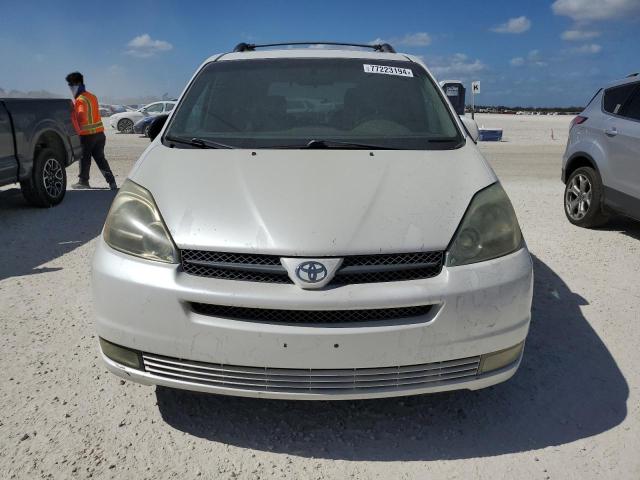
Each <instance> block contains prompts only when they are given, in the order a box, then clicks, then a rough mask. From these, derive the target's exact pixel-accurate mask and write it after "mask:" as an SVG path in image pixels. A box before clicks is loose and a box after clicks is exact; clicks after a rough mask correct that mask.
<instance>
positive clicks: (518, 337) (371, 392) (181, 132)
mask: <svg viewBox="0 0 640 480" xmlns="http://www.w3.org/2000/svg"><path fill="white" fill-rule="evenodd" d="M361 47H364V48H367V49H369V50H367V51H365V50H352V49H351V50H346V49H345V50H329V49H283V50H256V47H255V46H251V45H245V44H241V45H239V46H238V47H236V50H235V51H234V52H232V53H227V54H224V55H215V56H213V57H211V58H210V59H208V60H207V61H206V62H205V63H204V64H203V65H202V66H201V67H200V69H199V70H198V71H197V73H196V75H195V76H194V78H193V79H192V80H191V82H190V84H189V86H188V87H187V89H186V91H185V93H184V94H183V95H182V97H181V99H180V100H179V103H178V106H177V107H176V110H175V111H174V112H172V114H171V115H169V118H168V119H162V117H160V118H159V119H158V122H156V123H157V124H160V123H161V122H160V120H161V119H162V120H165V121H166V123H165V125H164V127H163V129H162V131H161V132H160V134H158V132H157V131H156V130H155V127H156V125H155V124H154V128H152V129H151V130H150V136H151V137H154V136H155V135H157V136H156V137H155V139H153V140H152V143H151V145H150V146H149V147H148V148H147V150H146V151H145V152H144V153H143V155H142V156H141V158H140V159H139V161H138V162H137V163H136V167H134V170H133V171H132V172H131V173H130V175H129V178H128V180H126V181H125V182H124V184H123V185H122V188H121V189H120V192H119V193H118V195H117V196H116V198H115V200H114V202H113V205H112V207H111V210H110V211H109V214H108V217H107V220H106V223H105V226H104V230H103V234H102V236H101V238H100V240H99V241H98V243H97V249H96V252H95V257H94V262H93V292H94V304H95V311H96V327H97V332H98V336H99V339H100V340H99V343H100V348H101V352H102V358H103V359H104V361H105V363H106V365H107V367H108V368H109V369H110V370H111V371H112V372H113V373H115V374H116V375H119V376H121V377H123V378H126V379H129V380H134V381H136V382H140V383H143V384H155V385H164V386H168V387H175V388H183V389H189V390H199V391H204V392H212V393H219V394H228V395H241V396H251V397H271V398H288V399H312V400H316V399H354V398H373V397H388V396H398V395H413V394H421V393H428V392H437V391H443V390H454V389H472V390H475V389H479V388H484V387H488V386H490V385H493V384H496V383H499V382H502V381H505V380H507V379H508V378H510V377H511V376H512V375H513V374H514V373H515V371H516V369H517V368H518V365H519V364H520V360H521V358H522V354H523V350H524V342H525V339H526V337H527V332H528V329H529V322H530V316H531V300H532V262H531V257H530V255H529V252H528V251H527V248H526V245H525V243H524V240H523V238H522V234H521V232H520V227H519V226H518V222H517V219H516V215H515V213H514V210H513V208H512V206H511V203H510V201H509V199H508V198H507V195H506V193H505V191H504V190H503V188H502V186H501V185H500V183H499V181H498V179H497V178H496V175H495V174H494V172H493V170H492V169H491V167H490V166H489V164H488V163H487V162H486V161H485V159H484V158H483V157H482V155H481V154H480V152H479V151H478V148H477V147H476V144H475V141H474V139H473V138H471V137H470V136H469V134H468V133H467V130H466V129H465V128H463V121H464V120H463V119H461V118H460V117H458V115H456V113H455V112H454V111H453V109H452V108H451V104H450V103H449V102H448V101H447V100H446V98H445V96H444V93H443V92H442V90H441V89H440V88H439V86H438V84H437V83H436V81H435V80H434V78H433V76H432V75H431V74H430V73H429V71H428V69H427V67H426V66H425V65H424V64H423V63H422V61H421V60H420V59H419V58H418V57H415V56H407V55H404V54H403V55H400V54H397V53H395V52H394V51H393V49H392V48H391V47H390V46H388V45H376V46H366V45H365V46H361ZM371 49H373V50H372V51H370V50H371ZM296 98H298V99H299V98H306V99H312V101H310V102H309V105H308V108H307V111H304V112H303V111H302V110H298V111H295V112H293V113H291V112H288V107H287V105H291V101H290V100H292V99H296ZM313 99H317V100H318V101H317V102H316V101H313ZM327 104H330V105H333V107H332V108H333V111H332V112H325V111H324V109H325V108H326V105H327ZM315 105H318V106H319V107H318V108H320V107H321V108H322V109H323V112H322V115H318V114H317V112H314V111H313V108H314V106H315ZM327 113H329V114H328V115H327Z"/></svg>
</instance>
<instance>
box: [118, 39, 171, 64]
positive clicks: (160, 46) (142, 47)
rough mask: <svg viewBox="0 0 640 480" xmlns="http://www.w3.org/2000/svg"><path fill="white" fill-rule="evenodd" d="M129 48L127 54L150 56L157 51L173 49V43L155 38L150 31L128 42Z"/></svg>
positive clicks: (140, 56)
mask: <svg viewBox="0 0 640 480" xmlns="http://www.w3.org/2000/svg"><path fill="white" fill-rule="evenodd" d="M127 47H128V50H127V51H126V52H125V53H126V54H127V55H132V56H134V57H139V58H148V57H152V56H154V55H155V54H156V53H160V52H167V51H169V50H171V49H173V45H171V44H170V43H169V42H166V41H164V40H154V39H152V38H151V37H150V36H149V34H148V33H144V34H142V35H138V36H137V37H135V38H134V39H133V40H131V41H130V42H129V43H127Z"/></svg>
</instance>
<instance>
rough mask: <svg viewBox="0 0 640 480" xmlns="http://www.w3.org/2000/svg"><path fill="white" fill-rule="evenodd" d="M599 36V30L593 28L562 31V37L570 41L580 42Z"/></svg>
mask: <svg viewBox="0 0 640 480" xmlns="http://www.w3.org/2000/svg"><path fill="white" fill-rule="evenodd" d="M599 36H600V32H596V31H593V30H567V31H566V32H562V39H563V40H567V41H570V42H581V41H584V40H590V39H592V38H596V37H599Z"/></svg>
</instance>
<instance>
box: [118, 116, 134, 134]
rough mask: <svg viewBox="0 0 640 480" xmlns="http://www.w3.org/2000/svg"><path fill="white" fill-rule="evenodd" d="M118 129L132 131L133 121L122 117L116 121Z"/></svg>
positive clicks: (123, 131) (122, 131)
mask: <svg viewBox="0 0 640 480" xmlns="http://www.w3.org/2000/svg"><path fill="white" fill-rule="evenodd" d="M118 131H119V132H121V133H133V121H132V120H130V119H128V118H123V119H122V120H120V121H119V122H118Z"/></svg>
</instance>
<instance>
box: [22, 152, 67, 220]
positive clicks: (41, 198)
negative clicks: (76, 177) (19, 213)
mask: <svg viewBox="0 0 640 480" xmlns="http://www.w3.org/2000/svg"><path fill="white" fill-rule="evenodd" d="M62 157H63V156H62V155H61V154H60V153H59V152H57V151H55V150H52V149H50V148H45V149H43V150H41V151H40V152H39V153H38V154H37V155H36V158H35V159H34V160H33V170H32V172H31V176H30V177H29V178H28V179H27V180H24V181H22V182H20V188H21V189H22V195H23V196H24V198H25V199H26V200H27V202H29V203H30V204H31V205H33V206H34V207H53V206H55V205H58V204H59V203H60V202H61V201H62V199H63V198H64V195H65V193H66V191H67V171H66V170H65V166H64V161H63V158H62Z"/></svg>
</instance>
